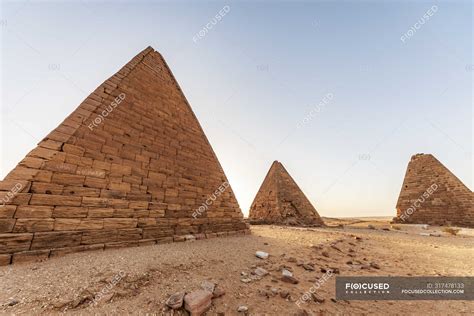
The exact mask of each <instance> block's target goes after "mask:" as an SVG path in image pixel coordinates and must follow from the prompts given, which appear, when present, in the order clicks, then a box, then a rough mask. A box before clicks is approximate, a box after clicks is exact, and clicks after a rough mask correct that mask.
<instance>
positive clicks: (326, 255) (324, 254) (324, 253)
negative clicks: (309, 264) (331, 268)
mask: <svg viewBox="0 0 474 316" xmlns="http://www.w3.org/2000/svg"><path fill="white" fill-rule="evenodd" d="M321 254H322V255H323V256H325V257H326V258H329V253H328V252H327V251H323V252H321Z"/></svg>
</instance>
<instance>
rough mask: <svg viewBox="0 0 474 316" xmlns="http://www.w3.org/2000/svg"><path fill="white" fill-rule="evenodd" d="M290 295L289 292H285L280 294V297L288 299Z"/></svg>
mask: <svg viewBox="0 0 474 316" xmlns="http://www.w3.org/2000/svg"><path fill="white" fill-rule="evenodd" d="M288 295H290V292H288V291H287V290H283V291H281V292H280V297H281V298H287V297H288Z"/></svg>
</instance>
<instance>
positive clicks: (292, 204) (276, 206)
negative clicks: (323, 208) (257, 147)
mask: <svg viewBox="0 0 474 316" xmlns="http://www.w3.org/2000/svg"><path fill="white" fill-rule="evenodd" d="M249 219H250V222H251V223H255V224H258V223H266V224H270V223H277V224H285V225H324V223H323V221H322V219H321V217H320V216H319V214H318V212H317V211H316V209H315V208H314V207H313V205H312V204H311V202H310V201H309V200H308V198H307V197H306V196H305V195H304V193H303V192H302V191H301V189H300V188H299V187H298V185H297V184H296V182H295V181H294V180H293V178H292V177H291V176H290V174H289V173H288V171H286V169H285V167H283V165H282V164H281V163H280V162H278V161H275V162H273V164H272V166H271V168H270V170H269V171H268V174H267V176H266V177H265V180H264V181H263V184H262V186H261V187H260V189H259V191H258V193H257V195H256V196H255V199H254V201H253V203H252V206H251V207H250V211H249Z"/></svg>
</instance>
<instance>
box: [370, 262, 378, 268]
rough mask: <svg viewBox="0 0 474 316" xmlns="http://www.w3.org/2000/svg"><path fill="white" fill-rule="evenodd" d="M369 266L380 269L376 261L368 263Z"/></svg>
mask: <svg viewBox="0 0 474 316" xmlns="http://www.w3.org/2000/svg"><path fill="white" fill-rule="evenodd" d="M370 266H371V267H372V268H375V269H380V266H379V265H378V264H377V263H375V262H371V263H370Z"/></svg>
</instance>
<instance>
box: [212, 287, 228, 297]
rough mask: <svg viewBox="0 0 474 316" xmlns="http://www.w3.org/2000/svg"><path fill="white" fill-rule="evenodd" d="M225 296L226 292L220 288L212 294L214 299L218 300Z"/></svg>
mask: <svg viewBox="0 0 474 316" xmlns="http://www.w3.org/2000/svg"><path fill="white" fill-rule="evenodd" d="M224 294H225V291H224V290H223V289H221V288H220V287H216V288H215V289H214V292H213V293H212V298H218V297H221V296H223V295H224Z"/></svg>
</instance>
